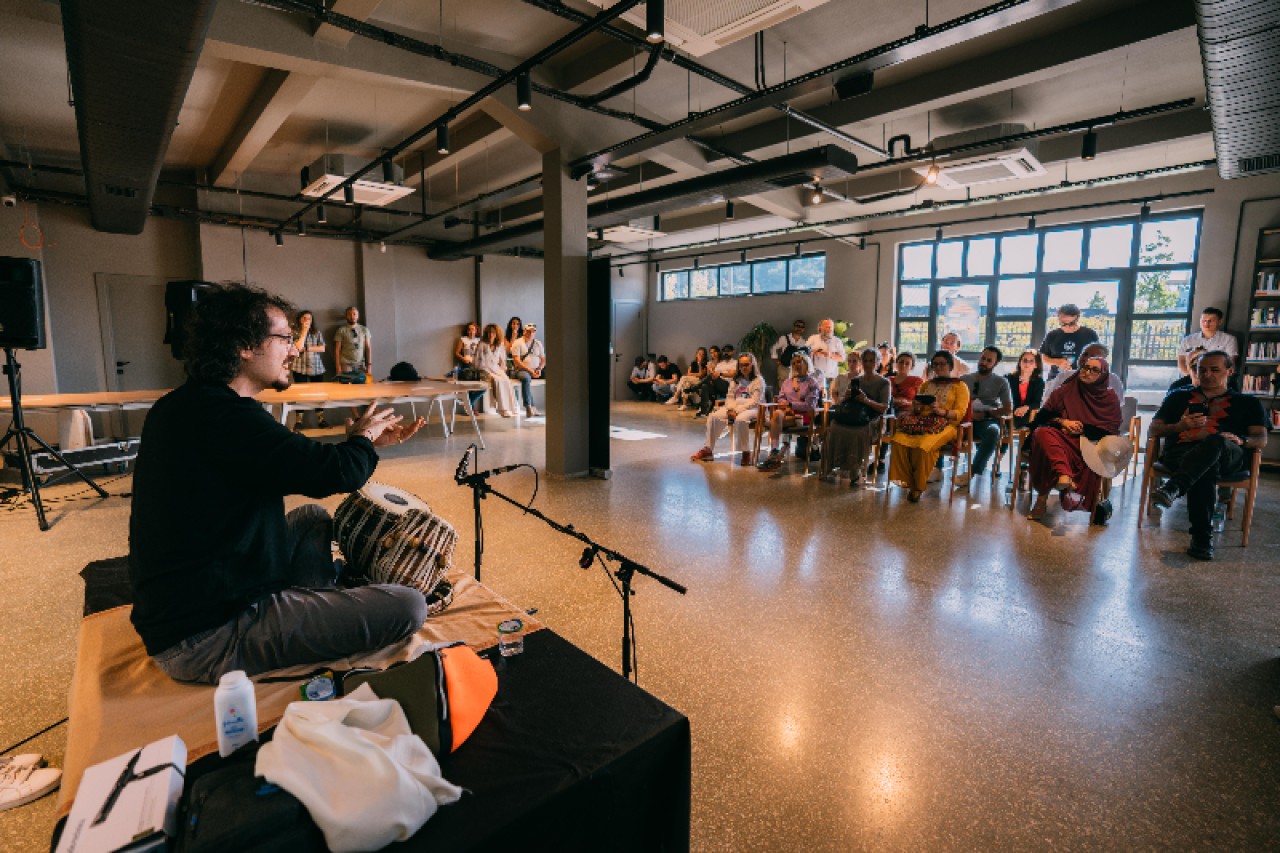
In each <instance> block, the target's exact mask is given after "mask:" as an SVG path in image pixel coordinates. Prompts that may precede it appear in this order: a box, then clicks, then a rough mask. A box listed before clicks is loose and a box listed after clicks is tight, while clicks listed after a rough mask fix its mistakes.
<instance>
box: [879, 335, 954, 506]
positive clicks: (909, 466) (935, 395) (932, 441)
mask: <svg viewBox="0 0 1280 853" xmlns="http://www.w3.org/2000/svg"><path fill="white" fill-rule="evenodd" d="M929 366H930V368H932V371H933V374H934V376H933V378H932V379H930V380H929V381H928V382H925V383H924V384H923V385H921V386H920V390H919V391H918V392H916V394H915V398H914V400H912V401H911V404H910V405H911V408H910V410H909V411H906V412H903V411H901V410H899V414H898V424H897V429H895V430H894V434H893V454H892V455H891V456H890V457H889V482H891V483H895V484H897V485H899V486H904V487H905V488H907V489H908V492H907V500H909V501H911V502H912V503H916V502H917V501H919V500H920V496H921V495H922V494H924V490H925V488H926V487H927V485H928V483H929V479H930V477H931V476H932V472H933V470H934V466H935V465H936V464H937V462H938V457H939V456H940V455H941V453H942V449H943V448H944V447H946V446H947V445H948V444H950V443H951V442H953V441H955V440H956V437H957V436H958V435H959V432H958V430H959V427H960V424H961V423H963V421H964V416H965V415H966V414H967V413H968V411H969V388H968V386H966V385H965V384H964V383H963V382H961V381H960V380H959V379H957V378H955V377H953V376H952V375H951V371H952V369H953V368H954V367H955V356H953V355H952V354H951V353H949V352H947V351H946V350H938V351H937V352H935V353H934V354H933V358H932V359H930V361H929ZM938 476H939V478H940V477H941V473H939V475H938Z"/></svg>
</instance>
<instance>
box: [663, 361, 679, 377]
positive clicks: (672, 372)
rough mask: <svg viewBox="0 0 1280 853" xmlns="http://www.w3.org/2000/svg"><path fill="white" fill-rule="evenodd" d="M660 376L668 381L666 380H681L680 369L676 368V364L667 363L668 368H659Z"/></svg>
mask: <svg viewBox="0 0 1280 853" xmlns="http://www.w3.org/2000/svg"><path fill="white" fill-rule="evenodd" d="M658 376H659V377H660V378H662V379H666V380H672V379H679V378H680V368H678V367H676V366H675V365H674V364H672V363H671V362H667V366H666V367H659V368H658Z"/></svg>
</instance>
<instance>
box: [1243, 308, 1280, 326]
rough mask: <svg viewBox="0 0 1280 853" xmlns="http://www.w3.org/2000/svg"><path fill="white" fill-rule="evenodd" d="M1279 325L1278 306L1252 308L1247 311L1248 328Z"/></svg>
mask: <svg viewBox="0 0 1280 853" xmlns="http://www.w3.org/2000/svg"><path fill="white" fill-rule="evenodd" d="M1276 326H1280V306H1271V307H1270V308H1261V307H1259V308H1254V309H1253V310H1252V311H1250V312H1249V328H1250V329H1258V328H1274V327H1276Z"/></svg>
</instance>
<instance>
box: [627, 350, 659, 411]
mask: <svg viewBox="0 0 1280 853" xmlns="http://www.w3.org/2000/svg"><path fill="white" fill-rule="evenodd" d="M657 375H658V372H657V370H656V368H654V366H653V365H652V364H650V363H649V359H647V358H645V357H644V356H642V355H638V356H636V360H635V361H634V362H633V363H632V367H631V378H630V379H628V380H627V387H628V388H630V389H631V393H633V394H635V395H636V399H637V400H652V399H653V380H654V377H655V376H657Z"/></svg>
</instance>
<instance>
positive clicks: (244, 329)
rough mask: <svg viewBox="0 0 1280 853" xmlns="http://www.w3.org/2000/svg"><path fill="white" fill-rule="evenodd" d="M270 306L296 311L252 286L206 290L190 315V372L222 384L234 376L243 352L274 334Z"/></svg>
mask: <svg viewBox="0 0 1280 853" xmlns="http://www.w3.org/2000/svg"><path fill="white" fill-rule="evenodd" d="M271 308H275V309H277V310H279V311H280V312H281V313H283V314H284V315H285V317H289V316H291V315H292V314H293V312H294V311H295V310H297V309H295V308H294V306H293V305H292V304H290V303H289V302H288V301H286V300H284V299H282V298H280V297H279V296H273V295H272V294H270V293H267V292H266V291H265V290H262V289H261V288H257V287H251V286H249V285H244V284H238V283H226V284H220V285H218V286H217V287H216V288H214V289H212V290H210V291H209V292H207V293H206V294H205V295H204V297H203V298H201V299H200V300H199V301H198V302H196V304H195V306H193V307H192V309H191V311H190V312H189V313H188V314H187V323H186V333H187V340H186V345H185V346H184V347H183V360H184V361H185V362H186V368H187V375H188V376H190V377H191V378H192V379H198V380H200V381H202V382H219V383H223V384H225V383H228V382H230V381H231V380H232V379H235V378H236V374H238V373H239V372H240V352H241V351H242V350H247V349H254V348H256V347H259V346H262V344H263V342H265V341H266V339H267V335H269V334H271V317H270V316H269V315H268V314H267V311H268V309H271Z"/></svg>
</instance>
